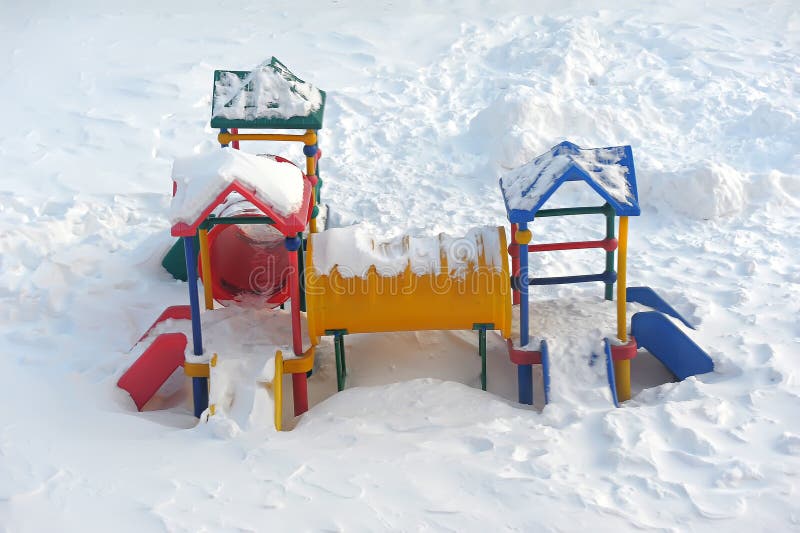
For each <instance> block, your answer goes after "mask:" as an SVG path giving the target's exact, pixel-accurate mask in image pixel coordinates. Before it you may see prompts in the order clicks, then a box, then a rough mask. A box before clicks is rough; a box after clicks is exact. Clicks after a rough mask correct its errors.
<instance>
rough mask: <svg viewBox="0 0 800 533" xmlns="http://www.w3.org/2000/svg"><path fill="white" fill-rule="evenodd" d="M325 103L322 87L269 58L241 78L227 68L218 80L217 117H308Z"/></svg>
mask: <svg viewBox="0 0 800 533" xmlns="http://www.w3.org/2000/svg"><path fill="white" fill-rule="evenodd" d="M321 105H322V95H321V94H320V92H319V89H317V88H316V87H314V86H313V85H311V84H308V83H305V82H303V81H301V80H298V79H296V78H294V77H293V76H292V75H291V73H287V72H283V71H282V70H280V69H278V68H277V67H275V66H272V65H270V63H269V62H265V63H263V64H261V65H259V66H257V67H256V68H254V69H252V70H251V71H250V73H249V74H248V75H247V76H246V77H245V78H244V79H241V78H239V76H237V75H236V74H235V73H233V72H228V71H223V72H221V73H220V79H219V81H217V82H215V83H214V107H213V112H212V118H213V117H223V118H227V119H239V120H255V119H259V118H292V117H296V116H300V117H305V116H308V115H310V114H311V113H313V112H314V111H316V110H318V109H319V108H320V106H321Z"/></svg>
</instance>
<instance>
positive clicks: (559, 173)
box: [500, 141, 641, 223]
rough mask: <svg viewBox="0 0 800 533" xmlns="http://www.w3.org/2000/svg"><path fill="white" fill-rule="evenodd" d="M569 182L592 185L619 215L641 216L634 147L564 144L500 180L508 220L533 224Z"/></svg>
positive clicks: (566, 142) (565, 142) (508, 173)
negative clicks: (559, 189)
mask: <svg viewBox="0 0 800 533" xmlns="http://www.w3.org/2000/svg"><path fill="white" fill-rule="evenodd" d="M565 181H585V182H586V183H588V184H589V186H590V187H591V188H592V189H594V190H595V191H596V192H597V194H599V195H600V197H601V198H603V199H604V200H605V201H606V202H608V203H609V205H611V207H612V208H614V212H615V213H616V214H617V216H637V215H639V214H640V213H641V209H640V208H639V194H638V191H637V189H636V171H635V170H634V167H633V151H632V150H631V147H630V146H612V147H608V148H586V149H584V148H581V147H580V146H578V145H577V144H573V143H571V142H568V141H564V142H562V143H560V144H557V145H556V146H554V147H552V148H551V149H550V150H548V151H547V152H545V153H543V154H542V155H540V156H538V157H537V158H535V159H534V160H533V161H531V162H529V163H527V164H525V165H523V166H521V167H519V168H516V169H514V170H512V171H510V172H507V173H506V174H505V175H503V177H502V178H500V190H501V191H502V193H503V201H504V202H505V205H506V213H507V214H508V220H509V221H511V222H514V223H521V222H531V221H532V220H533V219H534V218H535V216H536V212H537V211H539V209H541V208H542V206H543V205H544V204H545V202H547V200H548V199H549V198H550V197H551V196H552V195H553V193H554V192H555V191H556V190H557V189H558V188H559V187H560V186H561V184H563V183H564V182H565Z"/></svg>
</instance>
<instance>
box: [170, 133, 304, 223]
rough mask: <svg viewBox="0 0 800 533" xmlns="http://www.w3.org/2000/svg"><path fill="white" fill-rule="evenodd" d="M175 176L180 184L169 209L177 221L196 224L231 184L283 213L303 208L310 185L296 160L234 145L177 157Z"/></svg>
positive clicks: (274, 210)
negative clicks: (279, 159)
mask: <svg viewBox="0 0 800 533" xmlns="http://www.w3.org/2000/svg"><path fill="white" fill-rule="evenodd" d="M172 179H173V181H174V182H175V184H176V190H175V196H173V198H172V203H171V204H170V209H169V218H170V222H172V224H173V225H177V224H180V223H183V224H187V225H189V226H193V225H195V224H196V222H197V221H198V219H199V218H200V217H202V216H203V214H204V212H206V211H210V209H209V208H210V207H212V204H213V205H216V203H219V202H220V201H221V199H220V198H219V196H220V195H221V194H222V193H224V192H225V191H226V190H227V189H229V188H231V185H235V186H236V187H235V189H236V190H238V191H239V192H241V193H242V194H244V195H245V196H247V197H249V196H252V197H253V198H252V199H254V200H255V201H256V202H257V203H258V204H262V205H263V206H264V207H265V208H268V209H269V211H271V212H272V213H274V214H277V215H280V216H283V217H288V216H290V215H292V214H295V213H297V212H299V211H300V210H301V208H302V207H303V204H304V198H305V194H304V193H305V189H306V188H307V184H306V183H305V180H304V178H303V173H302V171H301V170H300V169H299V168H297V167H296V166H295V165H293V164H292V163H289V162H280V161H276V160H275V159H272V158H270V157H264V156H257V155H253V154H248V153H246V152H242V151H240V150H234V149H232V148H222V149H220V150H213V151H211V152H208V153H206V154H200V155H195V156H191V157H185V158H179V159H176V160H175V162H174V163H173V165H172ZM225 196H227V195H225ZM248 199H250V198H248ZM270 214H271V213H270Z"/></svg>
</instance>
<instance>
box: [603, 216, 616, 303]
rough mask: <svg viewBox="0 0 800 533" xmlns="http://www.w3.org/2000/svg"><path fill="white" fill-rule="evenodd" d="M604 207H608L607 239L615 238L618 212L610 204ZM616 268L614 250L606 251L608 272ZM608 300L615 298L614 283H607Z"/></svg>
mask: <svg viewBox="0 0 800 533" xmlns="http://www.w3.org/2000/svg"><path fill="white" fill-rule="evenodd" d="M603 207H605V208H606V211H605V213H604V214H605V216H606V239H613V238H614V218H615V216H616V214H615V213H614V209H613V208H612V207H611V206H610V205H609V204H605V205H604V206H603ZM613 270H614V251H613V250H612V251H610V252H606V272H613ZM606 300H608V301H612V300H614V283H613V282H612V283H606Z"/></svg>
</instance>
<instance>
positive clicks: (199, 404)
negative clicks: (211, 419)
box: [183, 237, 208, 418]
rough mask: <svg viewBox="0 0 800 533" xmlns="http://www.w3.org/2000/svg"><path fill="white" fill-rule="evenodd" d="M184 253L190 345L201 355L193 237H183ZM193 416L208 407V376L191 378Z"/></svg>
mask: <svg viewBox="0 0 800 533" xmlns="http://www.w3.org/2000/svg"><path fill="white" fill-rule="evenodd" d="M183 249H184V252H185V253H186V280H187V281H188V285H189V307H190V308H191V311H192V346H193V348H194V350H193V351H194V354H195V355H203V332H202V329H201V326H200V297H199V296H198V294H197V263H196V262H195V255H194V239H193V238H192V237H184V238H183ZM192 393H193V396H194V416H196V417H198V418H200V415H201V414H203V411H205V410H206V408H207V407H208V378H192Z"/></svg>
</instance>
